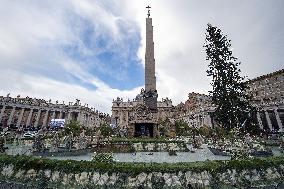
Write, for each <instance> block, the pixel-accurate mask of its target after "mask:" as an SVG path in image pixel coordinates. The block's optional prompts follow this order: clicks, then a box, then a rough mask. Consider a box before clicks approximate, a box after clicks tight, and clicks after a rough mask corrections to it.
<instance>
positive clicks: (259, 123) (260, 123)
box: [256, 112, 263, 129]
mask: <svg viewBox="0 0 284 189" xmlns="http://www.w3.org/2000/svg"><path fill="white" fill-rule="evenodd" d="M256 117H257V122H258V125H259V127H260V128H261V129H263V124H262V121H261V117H260V113H259V112H257V113H256Z"/></svg>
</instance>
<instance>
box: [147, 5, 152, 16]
mask: <svg viewBox="0 0 284 189" xmlns="http://www.w3.org/2000/svg"><path fill="white" fill-rule="evenodd" d="M150 8H151V7H150V6H149V5H148V6H147V7H146V9H148V14H147V16H148V18H150Z"/></svg>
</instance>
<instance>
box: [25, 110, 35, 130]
mask: <svg viewBox="0 0 284 189" xmlns="http://www.w3.org/2000/svg"><path fill="white" fill-rule="evenodd" d="M33 111H34V109H33V108H31V110H30V113H29V116H28V119H27V123H26V127H27V126H29V125H30V123H31V119H32V115H33Z"/></svg>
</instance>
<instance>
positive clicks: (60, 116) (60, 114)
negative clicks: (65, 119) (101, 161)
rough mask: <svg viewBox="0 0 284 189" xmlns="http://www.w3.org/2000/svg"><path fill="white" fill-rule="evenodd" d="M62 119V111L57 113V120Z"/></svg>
mask: <svg viewBox="0 0 284 189" xmlns="http://www.w3.org/2000/svg"><path fill="white" fill-rule="evenodd" d="M61 118H62V111H60V112H59V118H58V119H61Z"/></svg>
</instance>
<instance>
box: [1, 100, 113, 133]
mask: <svg viewBox="0 0 284 189" xmlns="http://www.w3.org/2000/svg"><path fill="white" fill-rule="evenodd" d="M51 119H65V123H69V122H70V121H71V120H74V121H78V122H79V123H80V124H81V125H83V126H85V127H89V128H91V127H99V126H100V125H101V124H102V123H109V122H110V116H109V115H108V114H104V113H101V112H99V111H97V110H95V109H94V108H89V107H88V105H84V106H82V105H81V103H80V100H76V102H75V103H74V102H69V104H68V105H66V104H64V102H63V103H62V104H60V103H58V101H56V103H51V100H49V101H46V100H43V99H36V98H30V97H25V98H21V97H20V96H17V97H16V98H12V97H10V96H9V95H7V97H3V96H0V128H2V129H3V128H7V127H13V128H37V129H41V128H46V127H49V124H50V121H51Z"/></svg>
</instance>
